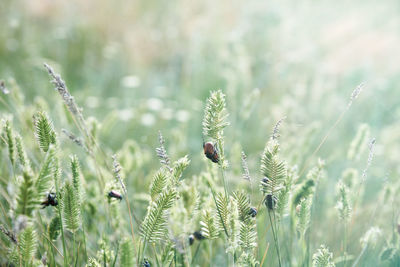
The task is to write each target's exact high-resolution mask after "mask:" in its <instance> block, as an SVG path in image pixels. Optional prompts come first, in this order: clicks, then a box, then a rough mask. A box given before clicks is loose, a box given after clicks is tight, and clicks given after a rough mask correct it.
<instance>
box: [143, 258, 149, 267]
mask: <svg viewBox="0 0 400 267" xmlns="http://www.w3.org/2000/svg"><path fill="white" fill-rule="evenodd" d="M142 265H143V266H144V267H150V266H151V265H150V262H149V261H148V260H147V259H144V260H143V264H142Z"/></svg>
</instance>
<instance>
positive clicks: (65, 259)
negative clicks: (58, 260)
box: [55, 182, 68, 267]
mask: <svg viewBox="0 0 400 267" xmlns="http://www.w3.org/2000/svg"><path fill="white" fill-rule="evenodd" d="M55 184H56V191H57V194H58V192H59V191H58V185H57V182H56V183H55ZM57 210H58V216H60V229H61V240H62V245H63V255H64V267H66V266H68V253H67V249H66V246H65V237H64V227H63V218H62V215H61V209H60V208H59V207H58V208H57Z"/></svg>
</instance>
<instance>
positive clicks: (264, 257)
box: [260, 243, 269, 267]
mask: <svg viewBox="0 0 400 267" xmlns="http://www.w3.org/2000/svg"><path fill="white" fill-rule="evenodd" d="M268 249H269V243H267V247H266V248H265V251H264V255H263V257H262V260H261V264H260V266H261V267H262V266H263V264H264V261H265V259H266V258H267V253H268Z"/></svg>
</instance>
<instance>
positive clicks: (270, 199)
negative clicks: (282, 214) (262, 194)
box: [265, 194, 276, 210]
mask: <svg viewBox="0 0 400 267" xmlns="http://www.w3.org/2000/svg"><path fill="white" fill-rule="evenodd" d="M275 205H276V198H275V197H274V196H273V195H271V194H268V195H267V197H266V198H265V206H267V208H268V209H270V210H273V209H275Z"/></svg>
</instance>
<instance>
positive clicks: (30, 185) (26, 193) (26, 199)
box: [16, 172, 36, 216]
mask: <svg viewBox="0 0 400 267" xmlns="http://www.w3.org/2000/svg"><path fill="white" fill-rule="evenodd" d="M35 197H36V194H35V189H34V180H33V177H32V174H31V173H28V172H24V173H23V174H22V182H21V183H20V185H19V189H18V195H17V210H16V212H17V214H24V215H27V216H31V215H32V211H33V209H34V207H35V202H34V201H32V200H35Z"/></svg>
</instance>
